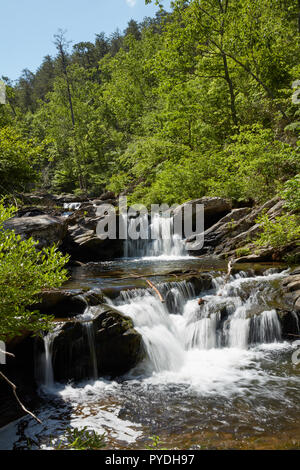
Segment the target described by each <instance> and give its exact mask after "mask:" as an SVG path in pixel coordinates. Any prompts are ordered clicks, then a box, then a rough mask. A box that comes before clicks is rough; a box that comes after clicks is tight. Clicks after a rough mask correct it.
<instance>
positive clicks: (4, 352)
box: [0, 349, 16, 357]
mask: <svg viewBox="0 0 300 470" xmlns="http://www.w3.org/2000/svg"><path fill="white" fill-rule="evenodd" d="M0 354H5V355H6V356H10V357H16V356H15V355H14V354H13V353H10V352H7V351H3V349H0Z"/></svg>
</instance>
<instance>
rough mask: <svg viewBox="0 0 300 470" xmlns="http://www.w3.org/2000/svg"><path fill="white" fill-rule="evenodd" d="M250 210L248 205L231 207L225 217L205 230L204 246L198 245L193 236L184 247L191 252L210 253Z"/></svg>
mask: <svg viewBox="0 0 300 470" xmlns="http://www.w3.org/2000/svg"><path fill="white" fill-rule="evenodd" d="M250 210H251V209H250V208H249V207H243V208H240V209H233V210H232V211H231V212H230V213H229V214H227V215H225V217H222V218H221V219H220V220H219V221H218V222H217V223H216V224H214V225H213V226H212V227H210V228H208V229H207V230H205V232H204V240H205V245H204V247H202V246H200V247H199V242H197V240H196V236H194V237H192V238H190V239H188V240H187V243H186V249H187V250H188V251H189V252H193V253H201V254H204V253H206V254H209V253H212V252H213V251H214V248H215V247H216V246H217V245H218V244H220V243H221V242H222V241H223V240H225V239H226V238H227V237H229V236H230V234H231V232H232V231H233V229H234V228H235V226H236V223H237V221H239V220H241V219H242V218H244V217H245V216H246V215H247V214H249V212H250Z"/></svg>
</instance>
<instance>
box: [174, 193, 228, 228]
mask: <svg viewBox="0 0 300 470" xmlns="http://www.w3.org/2000/svg"><path fill="white" fill-rule="evenodd" d="M198 205H203V206H204V224H205V228H206V229H207V228H209V227H211V226H212V225H214V224H215V223H216V222H217V221H218V220H220V219H221V218H222V217H224V216H225V215H226V214H228V212H230V211H231V207H232V206H231V203H230V202H229V201H228V200H227V199H223V198H220V197H202V198H201V199H194V200H193V201H188V202H185V203H184V204H182V205H181V206H178V207H177V208H176V209H175V210H174V217H176V216H178V215H180V213H183V210H184V209H185V208H186V207H187V206H192V215H193V223H195V220H196V217H197V214H198V213H199V210H200V209H199V208H198V207H197V206H198Z"/></svg>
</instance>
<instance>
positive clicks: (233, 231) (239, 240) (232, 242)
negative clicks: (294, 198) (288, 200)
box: [186, 197, 295, 262]
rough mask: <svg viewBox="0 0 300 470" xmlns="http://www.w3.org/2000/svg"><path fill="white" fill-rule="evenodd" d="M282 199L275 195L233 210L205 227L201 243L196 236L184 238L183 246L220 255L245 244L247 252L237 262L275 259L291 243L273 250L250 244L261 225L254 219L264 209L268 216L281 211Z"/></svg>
mask: <svg viewBox="0 0 300 470" xmlns="http://www.w3.org/2000/svg"><path fill="white" fill-rule="evenodd" d="M283 208H284V201H282V200H280V199H279V198H278V197H275V198H273V199H271V200H270V201H267V202H266V203H264V204H263V205H261V206H260V207H256V208H253V209H250V208H247V207H243V208H240V209H234V210H232V211H231V212H230V213H229V214H226V216H225V217H223V218H221V219H220V220H218V222H217V223H215V224H214V225H213V226H211V227H209V228H206V230H205V232H204V246H201V244H199V243H198V242H197V239H196V236H194V237H193V238H191V239H189V240H187V243H186V248H187V251H188V252H190V253H191V254H197V255H207V254H214V255H218V256H220V257H228V256H235V255H236V249H238V248H241V247H244V246H248V247H249V249H250V251H251V253H250V255H249V256H245V257H242V258H240V259H239V261H244V262H252V261H279V260H280V259H281V258H282V256H284V255H285V254H286V253H290V252H291V250H293V249H295V244H294V243H291V244H290V245H289V246H288V247H287V248H286V249H285V248H284V249H282V250H281V251H282V252H281V251H280V250H279V252H278V253H274V250H273V248H272V247H267V248H257V247H256V246H254V245H251V241H252V240H254V239H255V238H256V237H257V235H258V234H259V232H260V230H261V227H260V226H259V225H258V224H257V223H256V220H257V218H258V217H259V216H260V215H261V214H262V213H263V212H266V213H267V214H268V216H269V217H270V219H271V220H272V219H274V218H275V217H278V216H280V215H281V214H282V211H283Z"/></svg>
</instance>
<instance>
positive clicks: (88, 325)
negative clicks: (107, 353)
mask: <svg viewBox="0 0 300 470" xmlns="http://www.w3.org/2000/svg"><path fill="white" fill-rule="evenodd" d="M83 325H84V328H85V330H86V334H87V340H88V346H89V351H90V357H91V369H92V378H93V379H94V380H97V378H98V362H97V355H96V348H95V332H94V325H93V322H92V321H88V322H85V323H83Z"/></svg>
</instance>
